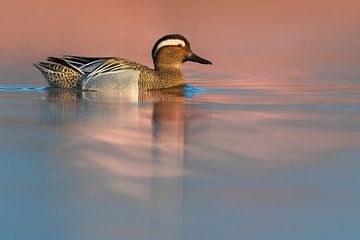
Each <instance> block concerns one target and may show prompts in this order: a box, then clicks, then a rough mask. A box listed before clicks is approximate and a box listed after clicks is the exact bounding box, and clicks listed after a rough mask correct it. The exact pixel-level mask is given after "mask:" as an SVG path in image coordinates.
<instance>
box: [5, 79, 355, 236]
mask: <svg viewBox="0 0 360 240" xmlns="http://www.w3.org/2000/svg"><path fill="white" fill-rule="evenodd" d="M215 81H218V80H207V81H206V82H199V83H200V84H197V83H196V82H195V83H194V84H192V85H189V86H187V87H186V88H184V89H180V90H171V91H162V92H149V93H140V94H138V93H126V94H113V95H104V94H100V93H93V92H81V91H64V90H56V89H55V90H54V89H49V88H47V87H45V86H37V85H35V86H32V85H31V86H25V85H23V86H6V85H4V86H0V132H1V135H0V153H1V156H0V190H1V198H0V212H1V217H0V239H14V240H17V239H55V240H56V239H59V240H60V239H61V240H62V239H79V240H80V239H86V240H91V239H139V240H140V239H157V240H161V239H164V240H165V239H166V240H170V239H208V240H211V239H214V240H215V239H276V240H278V239H299V240H300V239H301V240H303V239H357V238H359V237H360V234H359V231H358V216H359V215H360V208H359V206H358V205H359V202H360V188H359V184H360V175H359V174H358V169H360V92H359V82H356V81H354V82H350V83H348V85H349V84H353V85H352V88H350V89H349V88H346V89H342V88H333V87H331V88H330V87H329V88H326V87H325V88H324V87H323V85H321V86H316V85H315V86H314V88H306V89H304V88H301V87H296V86H295V87H293V88H291V89H286V88H285V87H281V88H278V89H276V88H271V89H270V88H266V87H264V88H246V87H241V86H240V85H239V86H238V87H235V88H234V87H227V88H216V87H213V86H214V83H215ZM232 86H233V85H232ZM327 86H331V84H330V83H329V85H327Z"/></svg>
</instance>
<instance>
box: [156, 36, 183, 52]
mask: <svg viewBox="0 0 360 240" xmlns="http://www.w3.org/2000/svg"><path fill="white" fill-rule="evenodd" d="M176 45H181V46H183V47H185V45H186V44H185V42H184V41H183V40H180V39H167V40H164V41H161V42H160V43H159V44H158V45H157V46H156V49H155V52H154V55H156V52H157V51H158V50H159V49H160V48H162V47H164V46H176Z"/></svg>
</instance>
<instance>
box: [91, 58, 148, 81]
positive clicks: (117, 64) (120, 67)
mask: <svg viewBox="0 0 360 240" xmlns="http://www.w3.org/2000/svg"><path fill="white" fill-rule="evenodd" d="M147 69H148V68H147V67H145V66H143V65H141V64H139V63H136V62H132V61H129V60H127V59H123V58H108V59H107V60H106V61H104V62H102V63H101V64H100V65H98V67H96V68H95V69H94V70H93V71H91V72H90V73H89V74H88V77H92V76H95V75H100V74H106V73H115V72H120V71H124V70H135V71H141V70H147Z"/></svg>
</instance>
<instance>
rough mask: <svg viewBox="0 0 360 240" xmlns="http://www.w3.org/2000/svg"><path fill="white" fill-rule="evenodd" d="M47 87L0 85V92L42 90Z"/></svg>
mask: <svg viewBox="0 0 360 240" xmlns="http://www.w3.org/2000/svg"><path fill="white" fill-rule="evenodd" d="M47 89H48V87H44V86H31V87H30V86H0V92H43V91H45V90H47Z"/></svg>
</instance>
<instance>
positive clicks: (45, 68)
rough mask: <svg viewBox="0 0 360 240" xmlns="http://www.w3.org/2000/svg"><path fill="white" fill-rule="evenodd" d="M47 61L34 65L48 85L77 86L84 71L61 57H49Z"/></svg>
mask: <svg viewBox="0 0 360 240" xmlns="http://www.w3.org/2000/svg"><path fill="white" fill-rule="evenodd" d="M47 60H48V61H50V62H51V63H48V62H40V63H36V64H34V66H35V67H36V68H37V69H39V70H40V72H41V73H42V75H43V76H44V77H45V79H46V80H47V82H48V84H49V85H50V87H57V88H79V87H80V84H81V80H82V78H83V76H84V72H83V71H82V70H81V69H79V68H77V67H75V66H73V65H72V64H70V63H68V62H67V61H66V60H64V59H62V58H54V57H49V58H48V59H47Z"/></svg>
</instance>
